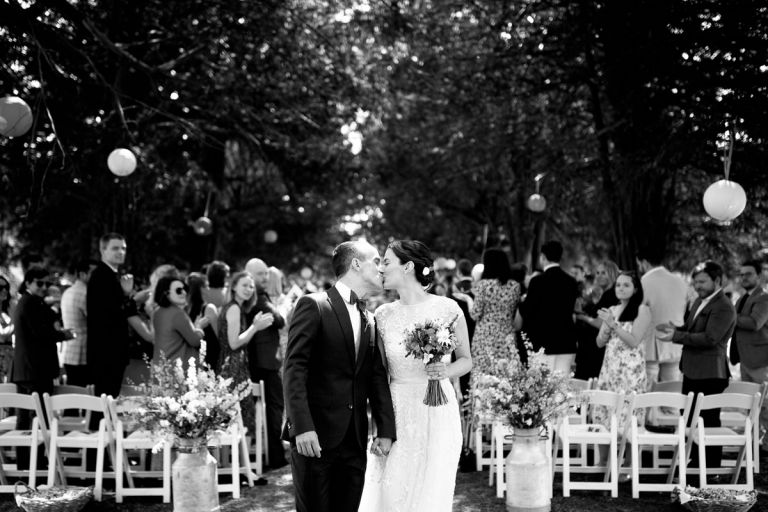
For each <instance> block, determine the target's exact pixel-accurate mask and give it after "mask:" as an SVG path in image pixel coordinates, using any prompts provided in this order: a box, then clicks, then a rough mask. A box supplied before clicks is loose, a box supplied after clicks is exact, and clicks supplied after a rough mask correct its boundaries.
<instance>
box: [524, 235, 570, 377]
mask: <svg viewBox="0 0 768 512" xmlns="http://www.w3.org/2000/svg"><path fill="white" fill-rule="evenodd" d="M562 257H563V246H562V245H561V244H560V242H558V241H554V240H553V241H549V242H546V243H545V244H544V245H542V246H541V255H540V256H539V264H540V265H541V268H542V270H543V272H542V273H541V274H539V275H537V276H534V277H533V278H532V279H531V282H530V284H529V285H528V294H527V296H526V298H525V301H524V302H523V303H522V304H521V306H520V314H521V315H522V317H523V331H525V332H526V333H527V334H528V337H529V339H530V341H531V343H532V344H533V348H534V349H535V350H538V349H539V348H541V347H544V353H545V354H546V355H547V357H548V359H549V363H550V365H551V366H552V368H553V370H554V371H558V372H561V373H566V374H570V372H571V366H572V365H573V361H574V359H576V328H575V326H574V324H573V312H574V309H575V306H576V299H577V298H578V297H579V287H578V284H577V283H576V280H575V279H574V278H573V277H571V276H570V275H569V274H568V273H567V272H566V271H564V270H563V269H562V268H560V259H561V258H562Z"/></svg>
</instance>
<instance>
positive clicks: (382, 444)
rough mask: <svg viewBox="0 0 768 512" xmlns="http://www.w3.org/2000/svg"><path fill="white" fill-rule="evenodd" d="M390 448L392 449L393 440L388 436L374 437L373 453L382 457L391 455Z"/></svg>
mask: <svg viewBox="0 0 768 512" xmlns="http://www.w3.org/2000/svg"><path fill="white" fill-rule="evenodd" d="M390 449H392V440H391V439H389V438H387V437H377V438H374V440H373V443H371V453H372V454H374V455H378V456H380V457H381V456H383V457H386V456H387V455H389V450H390Z"/></svg>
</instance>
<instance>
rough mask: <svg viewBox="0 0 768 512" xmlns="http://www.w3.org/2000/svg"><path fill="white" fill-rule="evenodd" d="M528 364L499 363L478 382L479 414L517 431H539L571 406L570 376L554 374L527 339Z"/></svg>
mask: <svg viewBox="0 0 768 512" xmlns="http://www.w3.org/2000/svg"><path fill="white" fill-rule="evenodd" d="M524 340H525V345H526V348H527V349H528V350H527V351H528V362H527V364H523V363H522V362H521V361H520V360H519V359H518V358H513V359H511V360H507V359H499V360H497V361H495V362H494V364H493V365H492V366H491V369H490V372H489V373H487V374H484V375H480V376H479V377H478V379H477V386H476V389H475V396H476V398H477V403H478V406H479V409H480V412H483V413H486V414H489V415H491V416H493V417H495V418H498V419H499V420H501V421H503V422H504V423H506V424H508V425H511V426H512V427H515V428H525V429H530V428H540V427H542V426H543V425H544V424H545V423H546V422H547V421H548V420H550V419H552V418H556V417H558V416H559V415H561V414H562V413H564V412H565V411H566V409H567V408H568V407H569V406H570V405H571V402H572V400H573V397H572V396H571V393H570V392H569V389H568V381H569V376H568V375H565V374H562V373H559V372H553V371H552V368H551V367H550V366H549V365H548V364H547V361H546V357H545V355H544V350H543V349H540V350H539V351H537V352H534V351H533V349H532V347H531V345H530V343H529V342H528V341H527V339H526V338H525V336H524Z"/></svg>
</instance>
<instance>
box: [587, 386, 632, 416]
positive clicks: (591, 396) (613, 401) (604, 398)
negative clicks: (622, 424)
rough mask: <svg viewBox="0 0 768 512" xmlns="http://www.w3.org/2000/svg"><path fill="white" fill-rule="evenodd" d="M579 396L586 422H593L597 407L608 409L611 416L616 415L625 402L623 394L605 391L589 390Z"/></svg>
mask: <svg viewBox="0 0 768 512" xmlns="http://www.w3.org/2000/svg"><path fill="white" fill-rule="evenodd" d="M579 396H580V398H581V400H580V402H581V405H582V407H581V416H582V418H583V419H584V420H585V422H587V421H591V418H592V412H593V411H594V408H595V406H602V407H607V408H608V412H609V414H615V413H616V412H617V411H618V410H619V408H620V407H621V406H622V403H623V402H624V395H623V394H622V393H616V392H615V391H606V390H603V389H588V390H585V391H582V392H581V393H580V394H579Z"/></svg>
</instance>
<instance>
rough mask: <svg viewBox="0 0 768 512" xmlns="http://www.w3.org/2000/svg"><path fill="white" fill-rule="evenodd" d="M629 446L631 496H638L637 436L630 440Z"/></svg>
mask: <svg viewBox="0 0 768 512" xmlns="http://www.w3.org/2000/svg"><path fill="white" fill-rule="evenodd" d="M629 448H630V457H632V462H631V467H632V498H634V499H637V498H639V497H640V462H641V461H640V447H639V446H638V445H637V438H635V439H633V440H632V445H631V446H630V447H629Z"/></svg>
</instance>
